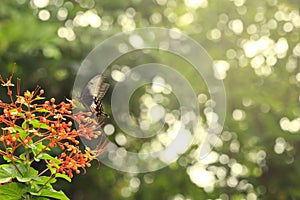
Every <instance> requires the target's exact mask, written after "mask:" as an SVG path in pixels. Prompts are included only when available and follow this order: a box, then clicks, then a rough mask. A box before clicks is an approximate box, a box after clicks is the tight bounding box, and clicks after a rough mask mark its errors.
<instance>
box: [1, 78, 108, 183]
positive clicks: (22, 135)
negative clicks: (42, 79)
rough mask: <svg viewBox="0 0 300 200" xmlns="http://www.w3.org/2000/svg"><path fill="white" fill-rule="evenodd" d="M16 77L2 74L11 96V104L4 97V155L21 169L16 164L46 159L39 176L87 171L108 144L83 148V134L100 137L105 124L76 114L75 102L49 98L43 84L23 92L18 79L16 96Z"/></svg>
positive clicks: (3, 84) (4, 84) (2, 117)
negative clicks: (48, 99) (81, 138)
mask: <svg viewBox="0 0 300 200" xmlns="http://www.w3.org/2000/svg"><path fill="white" fill-rule="evenodd" d="M12 78H13V75H11V76H10V78H9V79H7V80H6V81H4V79H3V78H2V77H1V76H0V82H1V85H2V86H4V87H6V89H7V95H8V97H9V99H10V100H9V101H10V102H9V103H4V102H3V101H1V100H0V128H1V130H0V143H2V144H0V155H2V156H3V157H4V158H5V159H6V160H7V161H8V162H11V163H12V164H13V165H14V166H15V167H16V169H17V170H18V171H20V170H19V169H18V165H17V164H16V163H29V165H31V164H32V163H33V162H39V161H40V160H44V161H45V163H46V166H45V170H44V171H43V172H41V173H40V174H39V176H41V175H43V174H45V172H47V171H48V172H50V173H51V176H52V177H55V174H56V173H61V174H66V175H68V176H69V177H70V178H72V177H73V172H75V173H80V169H82V170H84V171H85V168H86V167H90V166H91V164H90V162H91V161H92V160H94V159H97V156H98V154H100V153H101V152H103V150H104V148H105V145H104V144H103V143H102V144H101V145H99V146H98V147H97V148H96V149H94V150H90V149H89V148H87V147H86V148H84V149H83V150H82V148H80V146H79V136H80V137H84V138H86V139H88V140H90V139H93V138H97V137H99V136H100V134H101V132H100V131H99V126H101V124H99V123H98V122H97V121H96V120H94V119H92V117H91V113H89V112H84V111H80V112H78V113H77V114H72V111H71V110H72V107H73V106H75V104H74V102H73V101H71V100H66V102H60V103H56V102H55V99H54V98H52V99H50V101H46V100H45V98H44V97H43V96H42V95H43V94H44V90H42V89H41V88H40V87H36V89H35V90H34V91H32V92H30V91H25V92H24V93H23V94H21V92H20V80H17V85H16V98H14V94H13V93H14V92H13V90H12V88H13V87H14V86H15V85H14V84H13V83H12ZM74 122H75V124H74ZM74 125H76V126H77V127H78V128H77V129H75V128H74ZM20 152H21V153H20ZM22 152H26V153H25V154H23V153H22ZM54 152H55V153H54Z"/></svg>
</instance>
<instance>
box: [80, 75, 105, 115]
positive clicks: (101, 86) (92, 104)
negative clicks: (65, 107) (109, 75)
mask: <svg viewBox="0 0 300 200" xmlns="http://www.w3.org/2000/svg"><path fill="white" fill-rule="evenodd" d="M104 79H105V78H104V76H103V75H102V74H99V75H96V76H94V77H93V78H92V79H91V80H90V81H89V82H88V83H87V84H86V86H85V87H84V89H83V91H82V93H81V96H80V98H79V101H80V102H81V103H82V104H83V105H84V106H85V107H86V108H87V109H89V110H91V111H92V112H93V113H94V114H95V115H96V116H97V118H98V119H99V118H100V117H101V116H105V117H108V115H107V114H106V113H105V112H104V108H103V104H102V98H103V97H104V95H105V93H106V91H107V90H108V88H109V84H108V83H105V82H104Z"/></svg>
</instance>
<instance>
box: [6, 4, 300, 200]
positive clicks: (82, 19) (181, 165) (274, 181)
mask: <svg viewBox="0 0 300 200" xmlns="http://www.w3.org/2000/svg"><path fill="white" fill-rule="evenodd" d="M299 5H300V2H299V0H283V1H277V0H264V1H260V0H253V1H246V0H212V1H208V0H185V1H175V0H153V1H141V0H129V1H120V0H115V1H94V0H76V1H63V0H2V1H1V3H0V72H1V74H2V75H7V74H9V73H10V71H11V70H12V66H13V63H16V67H15V71H16V73H17V75H18V76H21V77H22V79H23V82H24V81H26V84H27V85H23V86H24V87H34V86H35V85H36V83H38V84H40V85H42V87H43V88H45V89H46V91H48V92H49V94H48V95H49V96H57V97H60V98H63V97H68V96H69V95H70V90H71V88H72V84H70V83H72V80H74V76H75V74H76V70H77V69H78V67H79V65H80V62H81V61H82V60H83V58H84V57H85V56H86V55H87V53H88V52H89V51H90V50H91V49H92V48H94V47H95V46H96V45H97V44H99V43H100V42H101V41H103V40H105V39H106V38H108V37H109V36H111V35H113V34H115V33H118V32H120V31H129V30H134V29H135V28H139V27H148V26H157V27H166V28H172V29H177V30H181V31H183V32H184V33H185V34H187V35H189V36H191V37H192V38H193V39H195V40H196V41H197V42H199V43H200V44H202V45H203V47H204V48H205V49H206V50H207V51H208V53H209V54H210V55H211V56H212V58H213V59H214V60H215V64H216V66H217V69H218V70H220V73H221V74H222V75H223V76H222V79H223V81H224V83H225V86H226V89H227V118H226V122H225V127H224V130H223V132H222V134H221V136H220V139H219V142H218V143H217V145H216V146H215V148H214V151H213V152H211V153H210V154H209V155H208V157H207V158H206V159H204V160H199V159H197V157H196V156H197V155H198V154H197V152H198V151H199V147H198V146H197V145H195V146H194V147H193V148H192V149H190V150H189V151H188V152H186V153H185V155H183V156H182V157H181V158H180V159H179V161H178V162H176V163H174V164H172V165H171V166H169V167H167V168H165V169H162V170H159V171H157V172H151V173H146V174H126V173H121V172H117V171H115V170H113V169H110V168H108V167H105V166H101V167H100V170H98V169H97V168H94V169H90V170H88V172H87V174H86V176H85V177H82V176H80V177H77V178H76V179H75V181H74V182H73V183H74V184H73V185H72V186H71V188H68V190H69V192H68V193H69V196H70V197H71V199H75V200H77V199H78V200H79V199H112V200H115V199H146V200H147V199H174V200H179V199H180V200H181V199H209V198H210V199H217V198H219V199H247V200H253V199H298V198H300V191H299V187H300V185H299V181H298V179H299V177H300V169H299V168H298V167H297V166H298V165H299V164H300V163H299V162H300V160H299V156H298V154H299V151H300V145H299V142H300V138H299V134H300V133H299V132H300V106H299V101H300V96H299V95H300V94H299V87H300V74H299V73H300V72H299V71H300V64H299V63H300V42H299V41H300V14H299ZM136 55H140V54H139V53H137V54H136ZM133 58H134V59H133ZM143 61H157V62H163V63H166V64H168V65H171V66H173V67H174V68H177V69H179V70H180V68H181V69H183V70H182V71H185V73H186V74H187V76H189V77H188V78H189V80H192V81H191V82H192V84H193V87H194V88H195V90H196V91H197V92H199V95H200V93H201V94H202V97H203V94H207V90H206V88H204V87H203V81H202V79H201V77H196V76H195V75H194V73H193V72H192V70H191V69H190V68H189V67H188V66H187V63H184V62H181V63H180V62H177V61H178V60H174V57H172V56H170V55H167V54H160V53H157V54H156V53H155V52H154V53H153V55H151V56H135V55H131V57H130V55H129V56H128V57H127V59H126V58H123V59H122V58H120V59H119V60H117V61H115V63H114V64H115V66H114V67H115V69H119V70H121V68H122V65H128V66H135V65H137V64H140V63H142V62H143ZM146 63H147V62H146ZM179 64H180V65H182V66H181V67H180V66H179ZM200 85H202V86H200ZM62 86H63V87H62ZM207 100H209V97H207V99H206V101H204V102H201V103H200V107H201V108H205V107H206V103H207ZM131 104H132V105H131V106H132V107H134V105H138V100H134V101H132V102H131ZM134 109H137V108H134ZM134 112H137V111H136V110H135V111H134ZM201 117H203V118H205V115H204V116H201ZM117 131H119V130H117ZM113 139H114V137H112V140H113ZM59 184H61V185H62V187H64V185H63V183H59ZM65 187H67V186H65Z"/></svg>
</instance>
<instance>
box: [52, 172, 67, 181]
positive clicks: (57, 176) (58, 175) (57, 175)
mask: <svg viewBox="0 0 300 200" xmlns="http://www.w3.org/2000/svg"><path fill="white" fill-rule="evenodd" d="M55 177H56V178H63V179H65V180H66V181H68V182H71V178H70V177H69V176H68V175H66V174H61V173H57V174H56V175H55Z"/></svg>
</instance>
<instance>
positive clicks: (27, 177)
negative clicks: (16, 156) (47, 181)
mask: <svg viewBox="0 0 300 200" xmlns="http://www.w3.org/2000/svg"><path fill="white" fill-rule="evenodd" d="M16 178H17V180H18V181H20V182H28V181H32V180H37V181H39V180H41V179H40V177H39V176H38V171H37V170H35V169H34V168H32V167H30V168H29V170H28V169H25V171H22V175H21V174H20V173H18V174H17V176H16Z"/></svg>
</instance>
